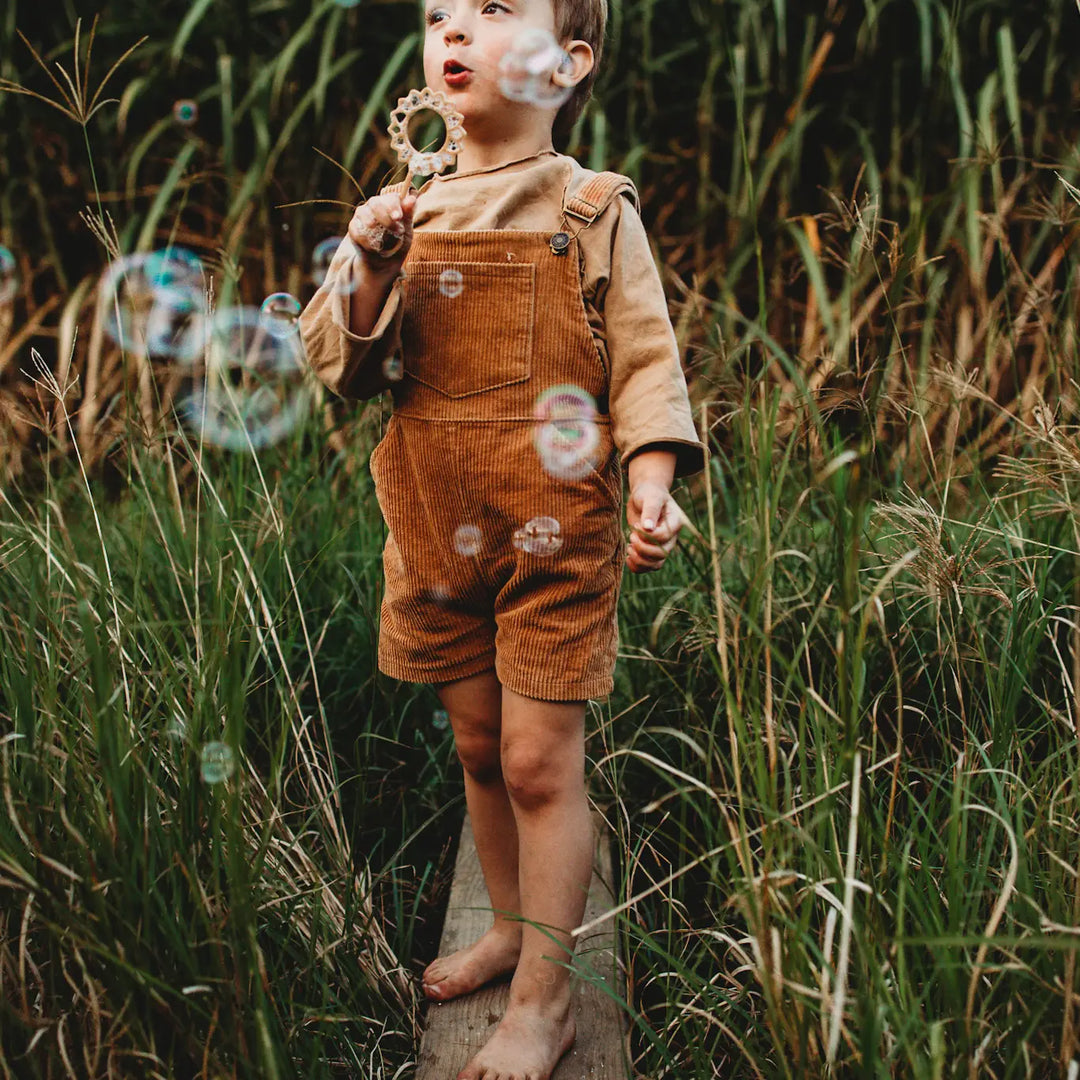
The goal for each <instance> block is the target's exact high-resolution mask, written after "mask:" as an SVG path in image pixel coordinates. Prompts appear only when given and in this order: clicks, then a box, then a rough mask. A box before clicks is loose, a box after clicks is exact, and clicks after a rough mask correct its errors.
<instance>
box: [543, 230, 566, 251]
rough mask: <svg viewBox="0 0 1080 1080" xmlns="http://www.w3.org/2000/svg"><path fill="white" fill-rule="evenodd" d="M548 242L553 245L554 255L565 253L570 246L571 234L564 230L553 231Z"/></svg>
mask: <svg viewBox="0 0 1080 1080" xmlns="http://www.w3.org/2000/svg"><path fill="white" fill-rule="evenodd" d="M548 244H549V245H550V246H551V253H552V254H553V255H565V254H566V249H567V248H568V247H569V246H570V234H569V233H564V232H557V233H553V234H552V237H551V239H550V240H549V241H548Z"/></svg>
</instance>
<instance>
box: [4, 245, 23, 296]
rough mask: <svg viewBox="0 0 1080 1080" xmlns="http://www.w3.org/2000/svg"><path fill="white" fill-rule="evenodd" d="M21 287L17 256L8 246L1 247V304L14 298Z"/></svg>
mask: <svg viewBox="0 0 1080 1080" xmlns="http://www.w3.org/2000/svg"><path fill="white" fill-rule="evenodd" d="M18 289H19V272H18V268H17V267H16V265H15V256H14V255H12V254H11V252H10V251H8V249H7V248H6V247H0V304H6V303H8V302H9V301H10V300H12V299H13V298H14V296H15V293H16V292H18Z"/></svg>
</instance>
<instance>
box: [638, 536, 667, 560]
mask: <svg viewBox="0 0 1080 1080" xmlns="http://www.w3.org/2000/svg"><path fill="white" fill-rule="evenodd" d="M674 547H675V538H674V537H672V538H671V539H670V540H667V541H665V542H664V543H663V544H650V543H649V542H648V541H647V540H643V539H642V537H641V535H640V534H639V533H634V534H633V536H631V537H630V550H631V551H633V552H634V553H635V554H636V555H640V556H642V557H644V558H648V559H660V560H663V559H666V558H667V557H668V555H670V554H671V552H672V550H673V549H674Z"/></svg>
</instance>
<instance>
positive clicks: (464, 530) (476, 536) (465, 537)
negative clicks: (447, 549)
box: [454, 525, 482, 558]
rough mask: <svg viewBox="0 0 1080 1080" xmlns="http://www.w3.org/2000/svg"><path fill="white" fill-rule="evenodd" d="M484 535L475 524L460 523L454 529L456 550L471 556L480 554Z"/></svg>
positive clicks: (460, 553)
mask: <svg viewBox="0 0 1080 1080" xmlns="http://www.w3.org/2000/svg"><path fill="white" fill-rule="evenodd" d="M481 546H482V536H481V533H480V530H479V529H478V528H477V527H476V526H475V525H459V526H458V527H457V529H456V530H455V531H454V550H455V551H456V552H457V553H458V554H459V555H464V556H465V557H466V558H470V557H472V556H474V555H479V554H480V548H481Z"/></svg>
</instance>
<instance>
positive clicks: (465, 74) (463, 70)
mask: <svg viewBox="0 0 1080 1080" xmlns="http://www.w3.org/2000/svg"><path fill="white" fill-rule="evenodd" d="M471 77H472V72H471V71H470V70H469V69H468V68H467V67H466V66H465V65H464V64H463V63H461V61H460V60H447V61H446V63H445V64H443V81H444V82H445V83H446V85H447V86H450V87H455V88H459V87H462V86H465V85H466V84H467V83H468V81H469V79H470V78H471Z"/></svg>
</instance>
